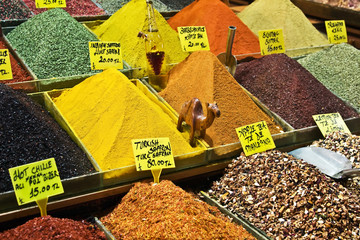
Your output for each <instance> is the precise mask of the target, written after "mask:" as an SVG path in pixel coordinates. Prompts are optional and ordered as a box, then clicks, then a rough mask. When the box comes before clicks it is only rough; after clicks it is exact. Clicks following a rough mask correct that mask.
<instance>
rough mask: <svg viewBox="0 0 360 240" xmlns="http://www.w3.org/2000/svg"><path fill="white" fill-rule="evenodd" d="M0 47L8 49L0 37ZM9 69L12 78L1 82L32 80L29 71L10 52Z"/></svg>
mask: <svg viewBox="0 0 360 240" xmlns="http://www.w3.org/2000/svg"><path fill="white" fill-rule="evenodd" d="M0 49H8V47H7V46H6V45H5V42H4V40H3V39H2V38H1V37H0ZM10 62H11V70H12V74H13V79H10V80H3V81H0V82H1V83H14V82H24V81H30V80H32V77H31V76H30V75H29V73H28V72H27V71H26V70H25V69H24V68H23V67H22V66H21V65H20V63H18V62H17V61H16V59H15V58H14V57H13V55H12V54H10Z"/></svg>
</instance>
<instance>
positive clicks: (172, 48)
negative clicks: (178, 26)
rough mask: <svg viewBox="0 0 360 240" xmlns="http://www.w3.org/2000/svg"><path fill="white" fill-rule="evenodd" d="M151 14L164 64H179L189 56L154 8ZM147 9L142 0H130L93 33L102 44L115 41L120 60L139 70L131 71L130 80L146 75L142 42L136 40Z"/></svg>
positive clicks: (145, 21) (142, 26)
mask: <svg viewBox="0 0 360 240" xmlns="http://www.w3.org/2000/svg"><path fill="white" fill-rule="evenodd" d="M154 15H155V20H156V24H157V27H158V29H159V33H160V35H161V37H162V39H163V41H164V50H165V57H166V59H165V62H166V63H168V64H171V63H179V62H181V61H182V60H184V59H185V58H186V57H187V56H188V55H189V54H188V53H186V52H183V51H182V49H181V45H180V39H179V37H178V34H177V32H176V31H175V30H173V29H172V28H171V27H170V25H169V24H168V23H167V22H166V20H165V18H163V17H162V16H161V14H160V13H159V12H158V11H157V10H156V9H154ZM146 16H147V10H146V1H145V0H132V1H130V2H129V3H127V4H126V5H124V6H123V7H122V8H121V9H120V10H118V11H117V12H116V13H114V14H113V15H112V16H111V17H110V18H109V19H108V20H106V21H105V22H104V23H103V24H102V25H100V26H99V27H97V28H96V29H95V30H94V33H95V34H96V35H97V36H98V37H99V39H101V40H102V41H119V42H120V43H121V49H122V51H123V58H124V60H125V61H126V62H127V63H129V64H130V66H131V67H133V68H139V67H140V68H142V69H143V70H141V71H135V75H134V77H136V78H141V77H143V76H145V75H146V71H145V69H146V68H147V59H146V54H145V45H144V40H143V39H142V38H139V37H138V33H139V31H142V32H144V31H146V30H147V28H148V25H147V19H146Z"/></svg>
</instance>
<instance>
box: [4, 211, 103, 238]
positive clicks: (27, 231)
mask: <svg viewBox="0 0 360 240" xmlns="http://www.w3.org/2000/svg"><path fill="white" fill-rule="evenodd" d="M0 239H7V240H11V239H17V240H20V239H27V240H49V239H74V240H97V239H104V240H105V239H106V237H105V234H104V233H103V232H102V231H100V229H98V228H96V227H95V226H94V225H92V224H90V223H88V222H85V221H81V222H80V221H74V220H72V219H67V218H55V217H51V216H46V217H37V218H34V219H32V220H30V221H28V222H26V223H25V224H23V225H21V226H18V227H16V228H14V229H10V230H7V231H4V232H2V233H0Z"/></svg>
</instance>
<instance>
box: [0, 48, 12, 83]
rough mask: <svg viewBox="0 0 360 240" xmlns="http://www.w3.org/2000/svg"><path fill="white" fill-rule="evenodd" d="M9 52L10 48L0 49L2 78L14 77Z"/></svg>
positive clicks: (0, 74) (0, 75) (0, 72)
mask: <svg viewBox="0 0 360 240" xmlns="http://www.w3.org/2000/svg"><path fill="white" fill-rule="evenodd" d="M9 54H10V53H9V50H8V49H1V50H0V80H9V79H12V78H13V75H12V70H11V62H10V56H9Z"/></svg>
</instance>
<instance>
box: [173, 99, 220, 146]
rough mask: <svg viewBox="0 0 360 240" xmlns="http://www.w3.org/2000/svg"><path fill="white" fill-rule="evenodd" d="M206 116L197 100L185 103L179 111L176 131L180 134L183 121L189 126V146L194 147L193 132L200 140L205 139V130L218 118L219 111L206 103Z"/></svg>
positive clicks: (213, 105)
mask: <svg viewBox="0 0 360 240" xmlns="http://www.w3.org/2000/svg"><path fill="white" fill-rule="evenodd" d="M206 106H207V107H206V109H207V114H206V116H205V115H204V112H203V107H202V105H201V102H200V100H199V99H197V98H193V99H191V100H190V101H186V102H185V103H184V104H183V105H182V107H181V111H180V115H179V120H178V124H177V129H178V130H179V131H180V132H182V123H183V121H185V122H186V123H187V124H188V125H190V127H191V130H190V145H191V146H192V147H194V146H195V139H194V136H195V132H196V133H197V134H199V136H200V137H201V138H204V137H205V133H206V129H207V128H209V127H210V126H211V124H212V123H213V122H214V119H215V117H220V110H219V108H218V106H217V104H216V102H215V103H206Z"/></svg>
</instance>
